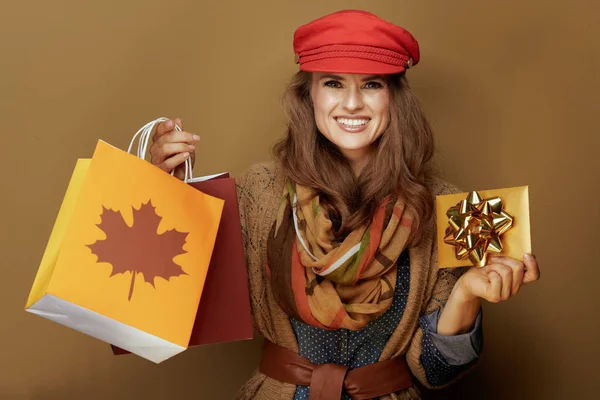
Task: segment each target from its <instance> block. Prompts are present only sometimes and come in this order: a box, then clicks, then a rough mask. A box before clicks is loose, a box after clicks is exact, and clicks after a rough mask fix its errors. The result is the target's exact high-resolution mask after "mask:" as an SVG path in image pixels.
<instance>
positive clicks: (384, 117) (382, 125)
mask: <svg viewBox="0 0 600 400" xmlns="http://www.w3.org/2000/svg"><path fill="white" fill-rule="evenodd" d="M310 95H311V98H312V103H313V107H314V113H315V122H316V124H317V128H318V129H319V132H321V134H322V135H323V136H325V137H326V138H327V139H328V140H329V141H330V142H331V143H333V144H334V145H335V146H336V147H337V148H338V149H340V151H341V152H342V154H343V155H344V156H345V157H346V158H348V160H350V162H351V163H352V164H353V165H359V166H360V167H362V166H364V164H366V162H367V161H368V159H369V156H370V153H371V151H372V150H373V143H374V142H375V141H376V140H377V139H378V138H379V137H380V136H381V135H382V134H383V132H384V131H385V130H386V129H387V127H388V124H389V121H390V111H389V104H390V92H389V87H388V83H387V80H386V79H385V76H382V75H362V74H331V73H323V72H314V73H313V75H312V81H311V89H310Z"/></svg>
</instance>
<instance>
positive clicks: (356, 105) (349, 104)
mask: <svg viewBox="0 0 600 400" xmlns="http://www.w3.org/2000/svg"><path fill="white" fill-rule="evenodd" d="M363 105H364V102H363V98H362V93H361V91H360V88H358V87H349V88H348V89H347V90H346V91H345V93H344V108H345V109H346V110H348V111H350V112H353V111H357V110H360V109H362V108H363Z"/></svg>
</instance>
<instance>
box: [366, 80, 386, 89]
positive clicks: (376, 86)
mask: <svg viewBox="0 0 600 400" xmlns="http://www.w3.org/2000/svg"><path fill="white" fill-rule="evenodd" d="M364 88H365V89H381V88H383V84H382V83H380V82H377V81H370V82H367V83H365V86H364Z"/></svg>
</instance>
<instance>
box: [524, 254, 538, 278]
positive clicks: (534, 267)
mask: <svg viewBox="0 0 600 400" xmlns="http://www.w3.org/2000/svg"><path fill="white" fill-rule="evenodd" d="M523 261H524V262H525V276H524V277H523V283H531V282H535V281H537V280H538V279H540V266H539V264H538V262H537V260H536V259H535V257H534V256H533V255H531V254H528V253H527V254H525V255H524V256H523Z"/></svg>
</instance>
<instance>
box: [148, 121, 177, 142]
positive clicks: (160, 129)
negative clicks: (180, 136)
mask: <svg viewBox="0 0 600 400" xmlns="http://www.w3.org/2000/svg"><path fill="white" fill-rule="evenodd" d="M173 129H175V123H174V122H173V121H171V120H170V119H168V120H166V121H163V122H161V123H160V124H158V126H157V127H156V132H154V135H153V136H152V141H153V142H156V141H157V140H158V139H159V138H160V137H161V136H163V135H164V134H165V133H168V132H171V131H172V130H173Z"/></svg>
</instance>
